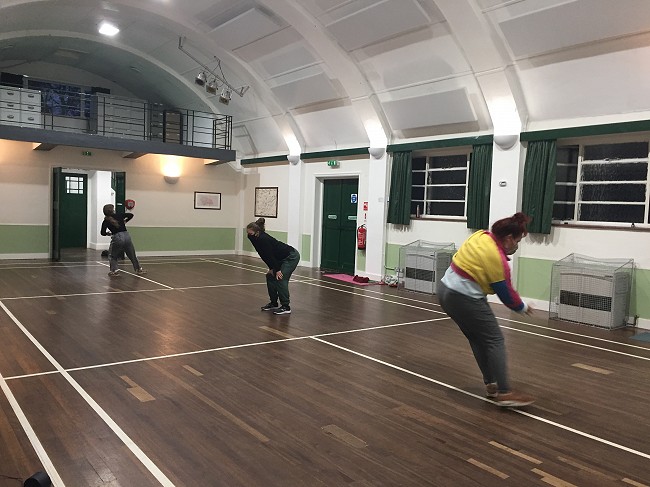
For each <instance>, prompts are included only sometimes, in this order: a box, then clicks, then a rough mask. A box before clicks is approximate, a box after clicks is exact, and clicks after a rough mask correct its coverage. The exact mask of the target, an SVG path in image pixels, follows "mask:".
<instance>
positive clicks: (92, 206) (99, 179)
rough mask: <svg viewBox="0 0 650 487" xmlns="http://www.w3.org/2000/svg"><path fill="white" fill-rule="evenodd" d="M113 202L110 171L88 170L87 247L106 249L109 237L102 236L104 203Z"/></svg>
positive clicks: (113, 194) (109, 240)
mask: <svg viewBox="0 0 650 487" xmlns="http://www.w3.org/2000/svg"><path fill="white" fill-rule="evenodd" d="M107 204H113V205H114V204H115V191H113V189H112V188H111V172H110V171H88V248H90V249H95V250H98V249H101V250H107V249H108V246H109V244H110V243H111V238H110V237H102V236H101V235H100V233H99V230H100V229H101V226H102V221H103V219H104V214H103V212H102V210H103V207H104V205H107Z"/></svg>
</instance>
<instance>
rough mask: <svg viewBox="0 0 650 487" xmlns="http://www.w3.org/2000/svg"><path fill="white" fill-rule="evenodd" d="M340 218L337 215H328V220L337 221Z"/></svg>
mask: <svg viewBox="0 0 650 487" xmlns="http://www.w3.org/2000/svg"><path fill="white" fill-rule="evenodd" d="M337 218H338V216H337V215H327V219H328V220H336V219H337Z"/></svg>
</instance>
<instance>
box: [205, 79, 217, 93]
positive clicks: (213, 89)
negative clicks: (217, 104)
mask: <svg viewBox="0 0 650 487" xmlns="http://www.w3.org/2000/svg"><path fill="white" fill-rule="evenodd" d="M205 91H207V92H208V93H210V94H211V95H216V94H217V80H216V79H213V80H212V81H210V82H209V83H208V84H207V85H205Z"/></svg>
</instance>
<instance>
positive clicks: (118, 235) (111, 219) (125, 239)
mask: <svg viewBox="0 0 650 487" xmlns="http://www.w3.org/2000/svg"><path fill="white" fill-rule="evenodd" d="M103 212H104V221H103V222H102V229H101V230H100V232H99V233H100V234H101V235H104V236H106V235H110V236H111V245H110V247H109V249H108V259H109V264H110V266H111V270H110V272H109V273H108V275H109V276H111V277H115V276H117V275H118V274H117V271H118V268H117V256H118V255H120V253H121V252H124V253H125V254H126V255H127V257H128V258H129V260H130V261H131V263H132V264H133V269H134V270H135V272H136V273H137V274H138V275H143V274H146V273H147V271H145V270H144V269H143V268H142V267H140V262H138V257H137V256H136V255H135V247H133V242H132V241H131V235H129V232H127V230H126V222H128V221H130V220H131V219H132V218H133V213H115V207H114V206H113V205H104V208H103Z"/></svg>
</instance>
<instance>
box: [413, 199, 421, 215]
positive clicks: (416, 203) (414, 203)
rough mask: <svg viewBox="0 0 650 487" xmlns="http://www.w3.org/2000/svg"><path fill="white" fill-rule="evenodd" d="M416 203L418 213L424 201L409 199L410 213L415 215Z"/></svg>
mask: <svg viewBox="0 0 650 487" xmlns="http://www.w3.org/2000/svg"><path fill="white" fill-rule="evenodd" d="M418 205H420V214H422V208H424V201H411V215H417V209H418Z"/></svg>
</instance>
